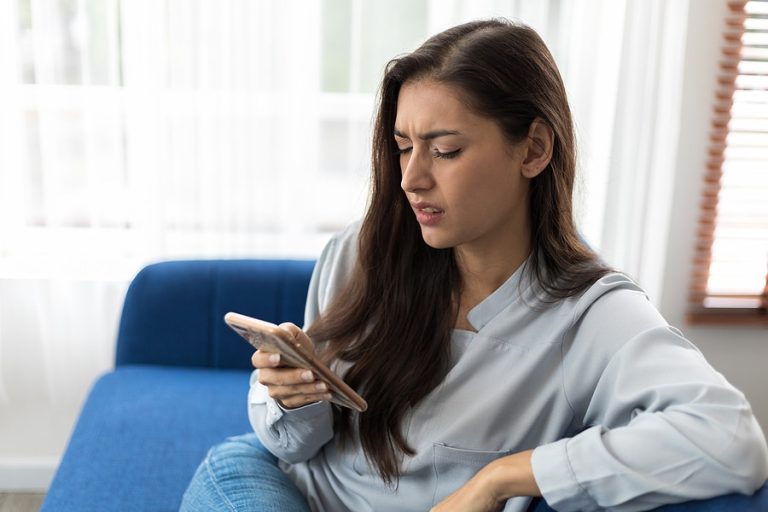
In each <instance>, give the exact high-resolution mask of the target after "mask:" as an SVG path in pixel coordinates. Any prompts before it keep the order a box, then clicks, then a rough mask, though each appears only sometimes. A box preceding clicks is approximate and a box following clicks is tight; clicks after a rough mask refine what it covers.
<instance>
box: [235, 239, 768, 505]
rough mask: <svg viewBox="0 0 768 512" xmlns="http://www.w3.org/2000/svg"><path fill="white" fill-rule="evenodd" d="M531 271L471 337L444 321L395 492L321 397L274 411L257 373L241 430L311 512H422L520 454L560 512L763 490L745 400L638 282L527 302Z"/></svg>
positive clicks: (492, 301) (327, 285)
mask: <svg viewBox="0 0 768 512" xmlns="http://www.w3.org/2000/svg"><path fill="white" fill-rule="evenodd" d="M358 227H359V226H358V225H353V226H350V228H348V229H347V230H346V231H344V232H343V233H341V234H339V235H338V236H336V237H335V238H334V239H333V240H332V241H331V242H330V243H329V244H328V246H327V247H326V249H325V250H324V252H323V254H322V255H321V257H320V259H319V260H318V263H317V267H316V269H315V272H314V274H313V276H312V281H311V284H310V290H309V296H308V300H307V310H306V318H305V327H307V326H309V325H310V324H311V323H312V322H313V321H314V319H315V318H316V317H317V315H318V314H319V312H321V311H323V309H324V308H325V307H326V306H327V305H328V304H329V303H330V301H331V300H332V298H333V297H334V294H335V293H336V292H337V291H338V290H339V289H340V288H341V287H342V286H343V284H344V281H345V279H346V276H347V275H348V272H349V270H350V269H351V268H352V265H353V262H354V260H355V257H356V254H355V251H356V242H357V230H358ZM526 276H527V274H526V273H525V272H523V270H522V267H521V269H519V270H518V271H517V272H516V273H515V274H514V275H512V276H511V277H510V278H509V280H508V281H507V282H505V283H504V284H503V285H502V286H501V287H499V288H498V289H497V290H496V291H495V292H493V293H492V294H491V295H490V296H488V297H487V298H486V299H485V300H484V301H483V302H481V303H480V304H478V305H477V306H476V307H475V308H474V309H473V310H472V311H470V313H469V315H468V320H469V321H470V323H471V324H472V326H473V327H474V328H475V330H476V331H477V332H469V331H461V330H456V331H454V333H453V336H452V339H451V349H452V364H451V369H450V371H449V373H448V375H447V376H446V377H445V379H444V381H443V382H442V384H441V385H440V386H439V387H438V388H437V389H435V390H434V391H433V392H432V393H431V394H430V395H429V396H428V397H427V398H426V399H424V400H423V401H422V402H421V403H420V404H419V405H418V406H417V407H416V408H415V409H414V410H413V411H412V413H411V414H410V416H409V417H408V419H407V420H406V422H405V425H404V431H405V432H406V436H407V440H408V443H409V444H410V445H411V446H412V447H413V448H415V450H416V454H415V455H414V456H410V457H405V459H404V460H403V465H402V475H401V478H400V481H399V485H398V486H397V488H396V489H393V488H388V487H387V486H386V485H385V484H384V483H383V482H382V481H381V479H380V478H379V477H378V476H377V474H376V472H375V470H374V469H373V468H372V467H371V466H370V465H369V464H368V463H367V461H366V459H365V456H364V454H363V452H362V449H361V448H360V445H359V443H354V445H353V446H351V447H348V448H347V449H346V450H342V449H341V448H340V447H339V446H338V444H337V442H336V439H335V438H334V432H333V421H332V414H331V406H330V405H329V404H328V403H325V402H323V403H317V404H312V405H308V406H305V407H302V408H300V409H295V410H290V411H286V410H283V409H282V408H280V407H279V406H278V405H277V404H276V402H275V401H274V400H272V399H271V398H269V396H268V395H267V393H266V388H265V387H264V386H262V385H261V384H259V383H258V382H257V380H256V374H255V372H254V376H253V377H252V379H251V391H250V393H249V400H248V404H249V405H248V408H249V417H250V420H251V424H252V425H253V428H254V430H255V432H256V433H257V434H258V436H259V438H260V439H261V441H262V443H263V444H264V445H265V446H266V447H267V448H268V449H269V450H270V451H271V452H272V453H274V454H275V455H276V456H277V457H278V458H279V459H280V461H281V462H280V465H281V468H282V469H283V470H284V471H285V472H286V474H288V476H289V477H290V478H291V479H292V480H293V481H294V482H295V483H296V484H297V486H298V487H299V488H300V489H301V490H302V491H303V493H304V495H305V496H307V499H308V501H309V503H310V506H311V508H312V510H314V511H334V512H336V511H343V510H350V511H354V512H363V511H425V510H428V509H429V508H430V507H431V506H432V505H433V504H436V503H437V502H439V501H440V500H441V499H443V498H445V497H446V496H447V495H449V494H450V493H451V492H453V491H455V490H456V489H458V488H459V487H460V486H461V485H463V484H464V483H465V482H466V481H467V480H469V479H470V478H471V477H472V475H474V474H475V473H476V472H477V471H478V470H479V469H480V468H482V467H483V466H485V465H486V464H488V463H489V462H491V461H493V460H494V459H496V458H499V457H502V456H504V455H507V454H511V453H515V452H518V451H522V450H526V449H530V448H535V450H534V452H533V471H534V476H535V478H536V481H537V483H538V485H539V487H540V488H541V491H542V493H543V495H544V497H545V498H546V500H547V502H548V503H549V504H550V506H552V507H553V508H555V509H556V510H558V511H564V512H565V511H579V510H583V511H591V510H600V509H610V510H616V511H635V510H646V509H649V508H653V507H656V506H659V505H660V504H663V503H671V502H680V501H685V500H690V499H700V498H707V497H711V496H715V495H719V494H724V493H729V492H743V493H751V492H753V491H754V490H755V489H756V488H757V487H759V486H760V485H762V483H763V482H764V481H765V480H766V478H768V450H767V449H766V442H765V438H764V436H763V433H762V431H761V429H760V427H759V425H758V424H757V422H756V420H755V418H754V416H753V415H752V411H751V409H750V406H749V404H748V403H747V401H746V400H745V398H744V396H743V395H742V393H740V392H739V391H738V390H736V389H735V388H734V387H733V386H731V385H730V384H729V383H728V382H727V381H726V380H725V378H724V377H723V376H722V375H720V374H719V373H717V372H716V371H715V370H714V369H713V368H712V367H711V366H710V365H709V364H708V363H707V362H706V360H705V359H704V357H703V356H702V354H701V353H700V352H699V351H698V350H697V349H696V347H694V346H693V345H692V344H691V343H690V342H689V341H687V340H686V339H685V338H684V337H683V336H682V334H681V333H680V332H679V331H678V330H677V329H675V328H672V327H670V326H669V325H667V323H666V322H665V321H664V319H663V318H662V317H661V315H660V314H659V313H658V311H657V310H656V309H655V308H654V307H653V305H651V303H650V302H649V301H648V299H647V297H646V295H645V294H644V292H643V291H642V290H641V289H640V288H639V287H638V286H637V285H636V284H634V283H633V282H632V281H631V280H630V279H628V278H627V277H625V276H623V275H620V274H610V275H607V276H605V277H604V278H602V279H600V280H599V281H598V282H596V283H595V284H594V285H593V286H592V287H590V288H589V289H588V290H587V291H586V292H584V293H582V294H581V295H578V296H576V297H572V298H569V299H566V300H562V301H560V302H558V303H557V304H555V305H553V306H551V307H548V308H546V309H540V308H539V309H537V308H534V307H532V304H534V301H533V300H532V299H533V295H534V294H533V290H534V289H535V286H532V285H531V283H530V282H529V281H528V278H527V277H526ZM337 370H339V371H343V368H338V369H337ZM529 502H530V498H527V497H519V498H512V499H510V500H508V502H507V505H506V507H505V508H504V510H505V511H508V512H509V511H524V510H525V509H526V507H527V505H528V503H529Z"/></svg>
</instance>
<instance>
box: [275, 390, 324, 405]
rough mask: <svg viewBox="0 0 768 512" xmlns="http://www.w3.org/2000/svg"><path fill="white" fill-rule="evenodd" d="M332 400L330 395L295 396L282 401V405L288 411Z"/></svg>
mask: <svg viewBox="0 0 768 512" xmlns="http://www.w3.org/2000/svg"><path fill="white" fill-rule="evenodd" d="M330 399H331V394H330V393H323V394H313V395H294V396H292V397H290V398H286V399H284V400H280V404H281V405H282V406H283V407H285V408H286V409H296V408H298V407H303V406H305V405H309V404H313V403H316V402H324V401H325V402H327V401H328V400H330Z"/></svg>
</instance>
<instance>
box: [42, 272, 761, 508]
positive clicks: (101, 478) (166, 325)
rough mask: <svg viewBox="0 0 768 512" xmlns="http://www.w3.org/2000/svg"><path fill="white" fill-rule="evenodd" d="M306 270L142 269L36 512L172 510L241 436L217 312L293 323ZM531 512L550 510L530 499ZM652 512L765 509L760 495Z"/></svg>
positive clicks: (240, 360) (243, 421)
mask: <svg viewBox="0 0 768 512" xmlns="http://www.w3.org/2000/svg"><path fill="white" fill-rule="evenodd" d="M313 266H314V263H313V262H311V261H274V260H271V261H267V260H228V261H222V260H218V261H176V262H164V263H157V264H154V265H150V266H148V267H146V268H145V269H144V270H142V271H141V272H140V273H139V274H138V275H137V276H136V278H135V279H134V281H133V282H132V284H131V286H130V287H129V289H128V293H127V294H126V298H125V303H124V306H123V315H122V318H121V323H120V330H119V333H118V340H117V356H116V366H117V367H116V369H115V370H114V371H113V372H111V373H108V374H106V375H104V376H103V377H102V378H101V379H99V380H98V381H97V382H96V383H95V384H94V386H93V388H92V390H91V392H90V394H89V396H88V399H87V401H86V403H85V405H84V407H83V410H82V412H81V414H80V418H79V419H78V422H77V425H76V426H75V430H74V432H73V433H72V436H71V438H70V441H69V444H68V446H67V449H66V452H65V453H64V457H63V458H62V461H61V464H60V465H59V468H58V470H57V472H56V475H55V477H54V480H53V482H52V484H51V487H50V489H49V490H48V494H47V496H46V498H45V502H44V503H43V507H42V510H43V511H44V512H53V511H78V512H88V511H92V510H93V511H96V510H98V511H106V512H109V511H124V510H137V511H139V510H140V511H171V510H177V509H178V506H179V503H180V502H181V496H182V494H183V492H184V489H185V488H186V486H187V484H188V483H189V480H190V478H191V477H192V475H193V473H194V472H195V469H196V468H197V465H198V464H199V463H200V461H201V460H202V459H203V458H204V456H205V454H206V453H207V451H208V449H209V448H210V447H211V446H213V445H214V444H217V443H220V442H221V441H223V440H224V439H225V438H227V437H229V436H234V435H239V434H242V433H244V432H247V431H249V430H250V426H249V424H248V419H247V409H246V395H247V389H248V375H249V372H248V371H247V370H249V369H250V367H251V366H250V356H251V354H252V353H253V349H252V348H251V347H250V346H249V345H248V344H247V343H246V342H245V341H244V340H242V339H241V338H240V337H239V336H238V335H236V334H235V333H234V332H233V331H231V330H230V329H229V327H227V326H226V324H225V323H224V321H223V317H224V314H225V313H226V312H227V311H237V312H240V313H244V314H247V315H251V316H255V317H258V318H262V319H264V320H269V321H271V322H275V323H280V322H285V321H291V322H294V323H296V324H298V325H301V322H302V319H303V310H304V302H305V300H306V295H307V288H308V285H309V278H310V276H311V272H312V268H313ZM531 510H535V511H536V512H549V511H551V510H552V509H551V508H549V507H548V506H547V504H546V503H545V502H544V501H541V500H540V501H539V502H538V504H534V505H533V506H532V507H531ZM659 510H660V511H664V512H694V511H695V512H725V511H736V510H749V511H762V510H765V511H768V488H766V487H763V489H762V490H761V491H759V492H758V493H757V494H756V495H755V496H753V497H751V498H750V497H747V496H727V497H722V498H716V499H713V500H708V501H703V502H689V503H686V504H681V505H674V506H667V507H662V508H661V509H659Z"/></svg>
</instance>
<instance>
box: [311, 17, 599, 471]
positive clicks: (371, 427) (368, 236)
mask: <svg viewBox="0 0 768 512" xmlns="http://www.w3.org/2000/svg"><path fill="white" fill-rule="evenodd" d="M422 78H429V79H430V80H434V81H437V82H439V83H443V84H446V85H451V86H453V87H455V88H457V90H459V91H461V92H462V93H463V97H464V98H466V100H467V101H468V102H469V105H468V106H469V107H470V108H471V109H473V110H474V111H475V112H476V113H477V114H479V115H482V116H485V117H487V118H489V119H493V120H494V121H496V122H497V123H498V125H499V126H500V127H501V129H502V131H503V132H504V133H505V135H506V136H507V138H508V139H509V140H510V141H513V142H516V141H519V140H521V139H523V138H524V137H526V136H527V134H528V128H529V126H530V124H531V122H532V121H533V120H534V119H536V118H540V119H542V120H543V121H544V122H545V123H547V124H548V125H549V126H550V127H551V128H552V130H553V132H554V148H553V153H552V159H551V161H550V163H549V165H548V167H547V169H546V170H544V171H543V172H542V173H540V174H539V175H538V176H537V177H536V178H534V179H533V180H532V181H531V183H530V186H529V204H530V217H531V247H532V248H533V250H532V253H531V257H530V258H529V262H528V264H527V265H526V271H528V272H532V273H533V277H535V279H536V282H538V283H539V285H540V287H541V288H542V290H543V291H544V292H545V298H544V302H547V301H549V302H551V301H556V300H558V299H561V298H564V297H569V296H572V295H575V294H577V293H579V292H581V291H583V290H584V289H586V288H587V287H588V286H590V285H591V284H592V283H594V282H595V281H596V280H597V279H599V278H600V277H601V276H602V275H604V274H605V273H606V272H607V271H608V269H607V268H606V267H604V266H603V265H602V264H601V263H600V261H599V259H598V258H597V256H596V255H595V254H594V253H593V252H591V251H590V250H589V249H588V248H587V247H586V246H585V245H584V244H583V243H582V242H581V239H580V237H579V235H578V232H577V230H576V228H575V227H574V224H573V218H572V202H571V195H572V192H573V183H574V176H575V170H576V150H575V141H574V134H573V123H572V120H571V113H570V108H569V106H568V100H567V97H566V93H565V88H564V86H563V81H562V79H561V77H560V73H559V72H558V70H557V66H556V65H555V62H554V59H553V58H552V56H551V54H550V53H549V50H548V49H547V47H546V45H545V44H544V42H543V41H542V40H541V38H540V37H539V36H538V34H536V32H535V31H533V30H532V29H530V28H529V27H527V26H525V25H523V24H520V23H514V22H510V21H507V20H499V19H495V20H486V21H476V22H471V23H466V24H463V25H459V26H456V27H454V28H451V29H449V30H446V31H444V32H442V33H440V34H437V35H436V36H434V37H432V38H430V39H429V40H427V41H426V42H425V43H424V44H423V45H422V46H421V47H420V48H418V49H417V50H416V51H414V52H412V53H410V54H407V55H405V56H403V57H399V58H396V59H393V60H392V61H390V62H389V64H388V65H387V67H386V71H385V75H384V79H383V83H382V85H381V89H380V92H379V95H380V97H379V108H378V114H377V119H376V124H375V127H374V132H373V156H372V179H371V193H370V199H369V205H368V210H367V213H366V215H365V218H364V220H363V223H362V226H361V228H360V233H359V238H358V260H357V264H356V266H355V268H354V269H353V270H352V272H351V277H350V279H349V281H348V283H347V285H346V288H345V289H344V290H342V291H340V292H339V293H338V295H337V297H336V298H335V300H334V301H333V303H332V304H331V305H330V306H329V307H328V309H327V310H326V311H324V312H323V313H322V314H321V316H320V317H319V318H318V319H317V320H316V322H315V323H314V324H313V325H312V326H311V328H310V329H309V335H310V336H311V337H312V338H313V339H315V340H316V341H327V342H328V343H327V344H326V347H327V348H326V351H325V353H324V356H325V357H326V358H327V360H328V361H329V362H330V361H333V360H336V359H340V360H343V361H346V362H349V363H350V367H349V370H348V371H347V373H346V375H345V380H346V381H347V382H348V383H349V384H350V385H351V386H352V387H353V388H355V389H357V390H359V391H361V392H362V393H363V394H364V395H365V397H366V400H367V401H368V405H369V407H368V411H367V412H365V413H363V414H356V413H355V414H353V413H351V412H350V411H349V410H348V409H340V408H337V409H336V429H337V433H338V434H339V436H340V439H341V441H342V442H345V441H348V440H349V439H351V438H352V437H353V436H354V429H353V428H352V425H353V422H356V423H357V426H358V433H359V439H360V443H361V445H362V447H363V450H364V452H365V455H366V458H367V459H368V460H369V461H370V462H371V463H372V464H373V465H374V466H375V467H376V469H377V470H378V472H379V474H380V475H381V477H382V478H383V480H384V481H385V482H387V483H388V484H392V483H393V482H395V481H396V480H397V479H398V478H399V474H400V465H401V459H402V457H403V455H404V454H409V455H412V454H413V453H414V452H413V449H412V448H411V447H410V446H408V443H407V441H406V438H405V436H404V434H403V429H402V424H403V420H404V419H405V417H406V414H407V413H408V411H409V410H411V409H412V408H413V407H414V406H415V405H416V404H418V403H419V402H420V401H421V400H423V399H424V398H425V397H426V396H427V395H428V394H429V393H430V392H431V391H432V390H434V389H435V388H436V387H437V386H438V384H439V383H440V382H441V381H442V380H443V378H444V377H445V375H446V372H447V370H448V364H449V360H450V337H451V331H452V329H453V325H454V322H455V320H456V312H457V310H456V307H455V304H456V298H457V296H458V293H459V292H460V290H461V278H460V275H459V270H458V267H457V265H456V261H455V258H454V253H453V249H433V248H431V247H429V246H428V245H427V244H426V243H425V242H424V241H423V239H422V237H421V233H420V228H419V225H418V223H417V222H416V219H415V218H414V215H413V212H412V210H411V208H410V205H409V203H408V201H407V199H406V197H405V194H404V192H403V191H402V190H401V188H400V180H401V171H400V163H399V160H398V157H397V146H396V144H395V141H394V137H393V132H394V123H395V116H396V113H397V99H398V94H399V92H400V88H401V87H402V85H403V84H404V83H406V82H408V81H414V80H418V79H422Z"/></svg>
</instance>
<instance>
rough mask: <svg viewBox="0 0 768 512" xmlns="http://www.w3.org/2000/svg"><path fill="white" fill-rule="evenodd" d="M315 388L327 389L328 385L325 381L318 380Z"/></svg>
mask: <svg viewBox="0 0 768 512" xmlns="http://www.w3.org/2000/svg"><path fill="white" fill-rule="evenodd" d="M315 389H317V390H318V391H325V390H326V389H328V386H326V385H325V382H318V383H317V384H315Z"/></svg>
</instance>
